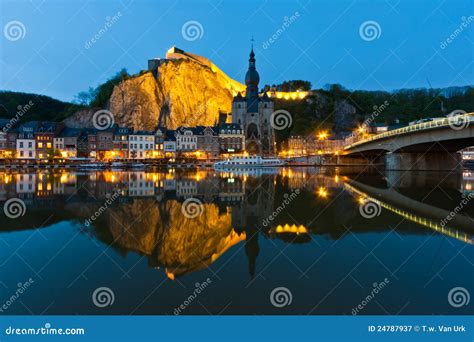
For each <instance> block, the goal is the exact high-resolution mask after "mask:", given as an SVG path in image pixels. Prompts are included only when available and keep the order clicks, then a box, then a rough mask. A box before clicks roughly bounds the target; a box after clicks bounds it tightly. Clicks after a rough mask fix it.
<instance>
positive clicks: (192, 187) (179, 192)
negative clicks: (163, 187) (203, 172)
mask: <svg viewBox="0 0 474 342" xmlns="http://www.w3.org/2000/svg"><path fill="white" fill-rule="evenodd" d="M197 190H198V187H197V182H196V181H195V180H192V179H181V180H178V181H177V182H176V196H177V197H184V198H188V197H194V196H196V195H197V193H198V191H197Z"/></svg>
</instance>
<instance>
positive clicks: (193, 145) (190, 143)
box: [176, 127, 197, 152]
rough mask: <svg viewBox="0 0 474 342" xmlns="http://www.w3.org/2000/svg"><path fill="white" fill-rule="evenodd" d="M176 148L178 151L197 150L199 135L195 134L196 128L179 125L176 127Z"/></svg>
mask: <svg viewBox="0 0 474 342" xmlns="http://www.w3.org/2000/svg"><path fill="white" fill-rule="evenodd" d="M176 150H177V151H178V152H194V151H196V150H197V135H196V134H194V128H188V127H178V129H176Z"/></svg>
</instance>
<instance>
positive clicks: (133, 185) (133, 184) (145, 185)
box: [128, 172, 155, 197]
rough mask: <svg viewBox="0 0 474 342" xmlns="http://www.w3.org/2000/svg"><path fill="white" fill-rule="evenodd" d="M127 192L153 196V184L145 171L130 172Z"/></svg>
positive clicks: (131, 194) (132, 194)
mask: <svg viewBox="0 0 474 342" xmlns="http://www.w3.org/2000/svg"><path fill="white" fill-rule="evenodd" d="M128 194H129V195H130V196H132V197H134V196H154V195H155V184H154V182H153V179H149V178H148V177H147V174H146V173H145V172H133V173H130V175H129V178H128Z"/></svg>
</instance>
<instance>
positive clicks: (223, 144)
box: [0, 119, 245, 161]
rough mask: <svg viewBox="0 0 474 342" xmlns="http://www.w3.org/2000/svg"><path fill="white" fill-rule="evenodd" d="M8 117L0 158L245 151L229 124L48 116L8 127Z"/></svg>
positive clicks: (2, 125)
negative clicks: (91, 122) (154, 124)
mask: <svg viewBox="0 0 474 342" xmlns="http://www.w3.org/2000/svg"><path fill="white" fill-rule="evenodd" d="M9 122H10V121H9V120H5V119H0V158H1V159H18V160H25V161H28V160H39V161H41V160H51V159H77V158H93V159H96V160H104V161H106V160H134V159H135V160H143V159H159V158H176V157H190V158H195V159H204V160H213V159H218V158H219V156H221V155H228V154H234V153H235V154H239V153H242V152H244V151H245V135H244V132H243V130H242V127H241V125H239V124H235V123H220V124H218V125H216V126H196V127H178V128H177V129H175V130H169V129H165V128H157V129H155V130H153V131H137V130H133V129H131V128H128V127H120V126H118V125H113V126H112V127H110V128H108V129H103V130H100V129H95V128H71V127H66V126H65V125H64V123H58V122H49V121H31V122H26V123H23V124H19V125H18V126H16V127H14V128H11V129H8V128H9Z"/></svg>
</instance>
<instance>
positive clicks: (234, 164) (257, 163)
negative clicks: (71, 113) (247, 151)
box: [214, 156, 285, 169]
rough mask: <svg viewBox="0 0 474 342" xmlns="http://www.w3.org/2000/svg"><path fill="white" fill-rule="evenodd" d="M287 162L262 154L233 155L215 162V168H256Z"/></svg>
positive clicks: (280, 164)
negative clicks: (262, 155)
mask: <svg viewBox="0 0 474 342" xmlns="http://www.w3.org/2000/svg"><path fill="white" fill-rule="evenodd" d="M283 165H285V162H284V161H283V160H281V159H278V158H263V157H261V156H247V157H245V156H244V157H233V158H229V159H227V160H223V161H219V162H216V163H214V168H215V169H228V168H255V167H278V166H283Z"/></svg>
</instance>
